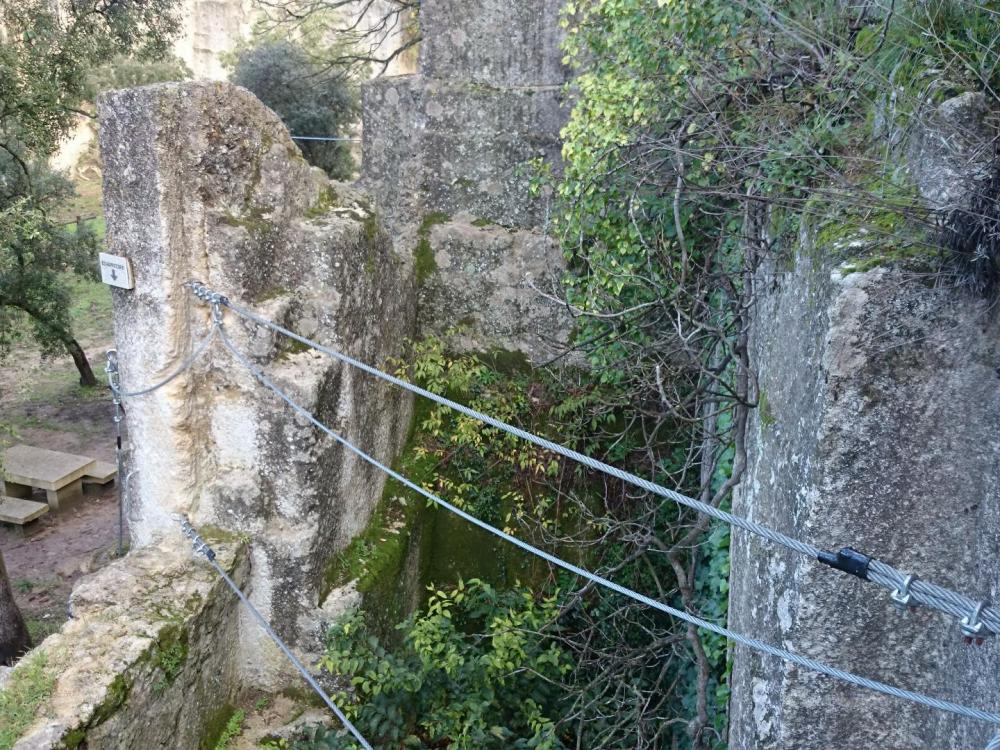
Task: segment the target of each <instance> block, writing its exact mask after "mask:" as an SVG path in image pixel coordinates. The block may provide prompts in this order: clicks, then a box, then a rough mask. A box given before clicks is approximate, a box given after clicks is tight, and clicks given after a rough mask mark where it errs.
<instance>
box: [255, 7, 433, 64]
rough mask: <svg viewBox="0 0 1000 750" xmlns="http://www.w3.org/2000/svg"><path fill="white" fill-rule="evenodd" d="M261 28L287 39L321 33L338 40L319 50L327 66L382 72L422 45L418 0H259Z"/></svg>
mask: <svg viewBox="0 0 1000 750" xmlns="http://www.w3.org/2000/svg"><path fill="white" fill-rule="evenodd" d="M258 3H259V5H260V6H261V7H262V8H264V9H265V10H266V11H267V14H266V16H265V18H264V20H263V21H262V23H261V26H262V28H264V29H266V30H267V31H269V32H271V33H276V34H280V35H281V36H282V37H284V38H288V37H293V38H299V37H301V36H310V35H312V36H319V37H322V38H326V39H330V38H335V39H338V40H340V42H341V43H340V44H337V45H334V46H325V47H323V48H322V49H317V50H316V54H315V55H314V57H315V59H316V60H317V61H319V62H320V63H321V65H322V66H323V69H324V70H334V69H354V68H356V67H364V68H372V69H374V72H375V73H376V75H382V74H383V73H385V71H386V70H387V69H388V67H389V66H390V65H391V64H392V63H393V61H395V60H397V59H398V58H401V57H404V56H407V55H412V54H413V53H414V52H415V51H416V48H417V45H418V44H420V39H421V37H420V28H419V24H418V17H419V13H420V0H365V1H364V2H358V1H357V0H258Z"/></svg>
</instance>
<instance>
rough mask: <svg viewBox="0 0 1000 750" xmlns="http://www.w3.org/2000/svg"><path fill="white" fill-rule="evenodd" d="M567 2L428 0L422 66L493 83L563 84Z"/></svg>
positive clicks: (432, 73) (427, 71)
mask: <svg viewBox="0 0 1000 750" xmlns="http://www.w3.org/2000/svg"><path fill="white" fill-rule="evenodd" d="M562 7H563V3H562V2H559V0H535V1H533V2H523V1H522V2H507V3H498V2H482V0H424V2H422V3H421V5H420V28H421V31H422V32H423V43H422V46H421V50H420V72H421V73H423V75H425V76H427V77H428V78H435V79H438V80H453V81H466V82H473V83H479V84H485V85H487V86H494V87H517V86H538V85H551V86H560V85H562V84H563V83H564V82H565V81H566V75H567V71H566V68H565V66H564V65H563V63H562V51H561V50H560V49H559V44H560V42H561V41H562V34H561V30H560V28H559V13H560V11H561V10H562Z"/></svg>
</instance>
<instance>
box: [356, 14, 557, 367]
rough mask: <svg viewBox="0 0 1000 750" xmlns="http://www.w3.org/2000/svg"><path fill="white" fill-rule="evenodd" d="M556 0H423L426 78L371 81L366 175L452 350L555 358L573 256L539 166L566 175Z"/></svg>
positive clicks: (424, 304)
mask: <svg viewBox="0 0 1000 750" xmlns="http://www.w3.org/2000/svg"><path fill="white" fill-rule="evenodd" d="M559 7H560V3H558V2H552V0H516V1H515V2H501V1H500V0H488V1H487V2H470V0H425V2H422V3H421V6H420V30H421V36H422V40H423V41H422V42H421V50H420V60H419V65H418V73H417V74H415V75H409V76H398V77H389V78H381V79H378V80H376V81H372V82H370V83H368V84H366V85H365V86H364V88H363V109H364V172H363V176H362V182H363V184H364V185H365V186H366V187H367V188H368V189H369V190H370V191H371V193H372V195H373V196H374V197H375V201H376V205H377V206H378V208H379V211H380V212H381V214H382V215H383V217H384V219H385V221H386V225H387V226H388V227H389V228H390V229H391V230H392V232H393V237H394V242H395V246H396V249H397V250H398V251H399V253H400V255H401V256H403V257H405V258H407V259H408V260H409V261H410V262H412V263H413V264H414V267H415V276H416V280H417V284H418V298H419V315H418V317H419V328H420V331H421V332H422V333H426V334H435V335H446V334H447V333H448V332H449V329H451V328H453V327H454V326H455V325H456V324H459V323H460V324H462V326H463V329H464V330H463V333H462V334H461V335H459V336H452V337H450V344H451V345H452V347H453V348H455V349H464V350H479V351H482V350H486V349H491V348H498V349H504V350H509V351H518V352H521V353H523V354H524V355H526V356H527V357H528V358H529V359H531V360H533V361H545V360H547V359H549V358H550V357H551V356H552V355H553V354H554V353H555V352H557V351H559V349H560V347H561V346H562V345H564V344H565V342H566V340H567V339H568V334H569V329H570V325H571V321H570V319H569V315H568V314H567V313H566V310H565V308H564V307H563V306H561V305H559V304H558V303H556V302H553V301H552V300H551V299H547V298H546V297H544V296H543V295H542V294H540V293H539V291H538V290H539V289H541V290H542V291H545V292H553V291H554V292H555V293H556V294H558V290H559V276H560V274H561V273H562V272H563V271H564V270H565V262H564V260H563V257H562V253H561V251H560V248H559V246H558V243H557V242H555V241H553V239H552V238H550V237H549V236H547V231H548V223H549V218H550V217H549V209H550V202H549V200H548V197H547V196H546V195H535V194H534V192H533V191H532V190H531V178H532V175H533V170H534V166H533V164H534V162H535V161H536V160H540V161H542V162H545V163H547V164H548V165H549V166H550V167H551V168H553V170H554V171H555V172H556V173H558V169H559V163H560V149H561V140H560V136H559V131H560V129H561V128H562V126H563V124H564V123H565V121H566V117H567V114H568V108H567V107H566V106H565V104H564V101H563V90H562V89H563V85H564V84H565V82H566V79H567V71H566V69H565V68H564V66H563V65H562V62H561V59H562V53H561V51H560V49H559V41H560V39H561V30H560V28H559V23H558V15H559Z"/></svg>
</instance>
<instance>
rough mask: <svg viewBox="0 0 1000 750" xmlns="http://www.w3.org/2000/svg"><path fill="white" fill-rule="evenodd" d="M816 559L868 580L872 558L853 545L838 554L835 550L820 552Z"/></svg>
mask: <svg viewBox="0 0 1000 750" xmlns="http://www.w3.org/2000/svg"><path fill="white" fill-rule="evenodd" d="M816 559H817V560H819V561H820V562H821V563H823V564H824V565H829V566H830V567H831V568H836V569H837V570H842V571H843V572H845V573H850V574H851V575H852V576H856V577H857V578H860V579H861V580H862V581H867V580H868V565H869V563H871V561H872V559H871V558H870V557H869V556H868V555H866V554H864V553H863V552H858V551H857V550H856V549H854V548H853V547H844V548H843V549H842V550H840V551H839V552H837V553H836V554H834V553H833V552H820V553H819V554H818V555H817V556H816Z"/></svg>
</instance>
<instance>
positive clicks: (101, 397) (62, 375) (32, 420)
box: [0, 283, 127, 641]
mask: <svg viewBox="0 0 1000 750" xmlns="http://www.w3.org/2000/svg"><path fill="white" fill-rule="evenodd" d="M78 291H79V292H80V294H79V295H78V296H77V297H76V300H77V301H76V302H75V304H74V307H75V308H76V309H75V310H74V313H75V314H74V318H75V319H79V322H78V324H77V326H76V331H77V337H78V339H79V340H80V343H81V345H82V346H83V347H84V349H85V350H86V351H87V354H88V356H89V357H90V359H91V364H92V366H93V367H94V370H95V372H98V371H100V369H101V366H102V362H103V355H104V351H105V350H106V349H107V348H108V347H109V346H111V327H110V310H109V304H108V301H109V298H108V297H107V295H106V290H104V289H103V288H101V287H99V286H97V285H94V284H91V283H81V284H80V286H79V289H78ZM77 377H78V376H77V373H76V369H75V367H74V366H73V363H72V360H70V358H69V356H68V355H63V356H57V357H55V358H51V359H49V358H43V357H42V356H41V354H40V353H39V351H38V350H37V348H36V347H35V346H34V345H33V344H32V343H31V342H30V341H27V340H26V341H24V342H22V343H21V344H20V345H19V346H17V347H15V349H14V350H13V351H11V352H10V354H9V355H8V357H7V358H6V359H5V361H4V362H3V366H2V367H0V428H2V432H0V447H6V446H9V445H13V444H16V443H25V444H28V445H35V446H38V447H42V448H49V449H51V450H59V451H65V452H67V453H76V454H80V455H84V456H91V457H93V458H96V459H100V460H103V461H109V462H112V463H113V462H114V460H115V443H114V424H113V422H112V421H111V402H110V398H109V395H108V391H107V389H106V388H105V387H103V386H102V387H100V388H96V389H85V388H81V387H80V386H79V384H78V380H77ZM35 499H36V500H41V501H44V495H42V496H41V497H36V498H35ZM31 526H32V527H33V528H30V529H29V531H28V533H27V534H26V535H25V536H21V534H20V533H19V532H18V531H17V530H16V529H15V528H14V527H10V526H7V525H6V524H0V550H2V551H3V556H4V560H5V561H6V563H7V572H8V574H9V577H10V582H11V586H12V587H13V589H14V597H15V599H16V601H17V603H18V605H19V606H20V608H21V611H22V613H23V614H24V617H25V620H26V621H27V622H28V627H29V630H30V631H31V632H32V636H33V638H34V639H35V640H36V641H37V640H40V639H41V638H43V637H44V636H45V635H48V634H49V633H50V632H53V631H54V630H57V629H58V628H59V626H60V625H61V624H62V623H63V622H64V621H65V619H66V604H67V600H68V598H69V594H70V591H71V590H72V588H73V584H74V583H75V582H76V580H77V579H78V578H79V577H80V576H82V575H84V574H85V573H89V572H92V571H94V570H96V569H97V568H99V567H101V566H102V565H105V564H107V563H108V561H109V560H111V559H113V558H112V556H113V554H114V553H115V552H116V549H117V539H118V489H117V487H116V486H115V485H110V486H108V487H106V488H104V491H103V492H102V493H100V494H99V495H86V496H85V497H84V499H83V501H81V502H79V503H78V504H77V505H76V506H75V507H72V508H70V509H69V510H67V511H64V512H62V513H59V514H56V513H48V514H46V515H45V516H43V517H42V518H40V519H39V520H38V521H36V522H35V523H34V524H32V525H31ZM126 539H127V534H126Z"/></svg>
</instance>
